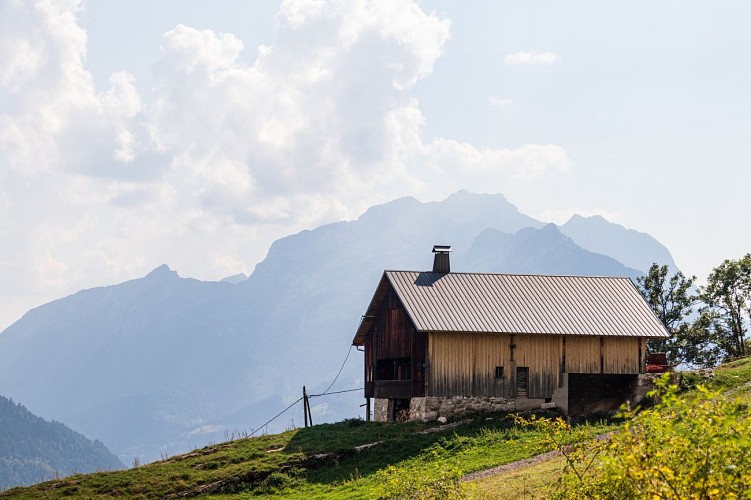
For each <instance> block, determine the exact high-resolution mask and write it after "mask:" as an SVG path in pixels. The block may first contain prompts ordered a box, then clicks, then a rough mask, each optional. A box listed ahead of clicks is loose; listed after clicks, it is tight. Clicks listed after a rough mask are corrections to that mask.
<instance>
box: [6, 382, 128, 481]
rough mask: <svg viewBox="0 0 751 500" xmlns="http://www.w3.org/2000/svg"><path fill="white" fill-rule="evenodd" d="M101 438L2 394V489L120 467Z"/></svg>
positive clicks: (119, 463)
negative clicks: (43, 415)
mask: <svg viewBox="0 0 751 500" xmlns="http://www.w3.org/2000/svg"><path fill="white" fill-rule="evenodd" d="M121 468H123V464H122V463H121V462H120V460H118V459H117V457H115V456H114V455H113V454H112V453H111V452H110V451H109V450H108V449H107V448H105V446H104V445H103V444H102V443H100V442H99V441H91V440H89V439H87V438H86V437H85V436H83V435H81V434H79V433H77V432H75V431H72V430H71V429H69V428H68V427H66V426H64V425H63V424H61V423H59V422H48V421H47V420H44V419H43V418H40V417H37V416H36V415H34V414H33V413H31V412H29V411H28V410H27V409H26V408H24V407H23V406H22V405H20V404H18V403H14V402H13V401H12V400H10V399H7V398H5V397H2V396H0V491H1V490H4V489H7V488H10V487H12V486H16V485H29V484H34V483H38V482H40V481H44V480H48V479H52V478H55V477H62V476H67V475H70V474H74V473H77V472H81V473H83V472H96V471H104V470H113V469H121Z"/></svg>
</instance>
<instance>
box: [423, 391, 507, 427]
mask: <svg viewBox="0 0 751 500" xmlns="http://www.w3.org/2000/svg"><path fill="white" fill-rule="evenodd" d="M515 410H516V403H515V401H514V400H513V399H506V398H497V397H463V396H454V397H449V398H437V397H427V398H412V399H411V400H410V403H409V419H410V420H419V421H421V422H430V421H434V420H436V419H438V417H446V418H449V419H450V418H457V417H463V416H464V415H467V414H470V413H489V412H497V411H515Z"/></svg>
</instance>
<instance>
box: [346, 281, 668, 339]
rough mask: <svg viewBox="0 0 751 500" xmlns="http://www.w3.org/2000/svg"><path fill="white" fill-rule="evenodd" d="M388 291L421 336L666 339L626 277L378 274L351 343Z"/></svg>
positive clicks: (367, 325) (369, 322)
mask: <svg viewBox="0 0 751 500" xmlns="http://www.w3.org/2000/svg"><path fill="white" fill-rule="evenodd" d="M389 286H391V287H393V288H394V291H395V292H396V294H397V296H398V297H399V299H400V301H401V302H402V304H403V305H404V307H405V309H406V310H407V313H408V314H409V317H410V318H411V320H412V322H413V323H414V324H415V327H416V328H417V330H418V331H423V332H480V333H513V334H544V335H597V336H619V337H647V338H655V337H667V336H668V332H667V330H665V327H664V326H663V325H662V323H661V322H660V320H659V319H658V318H657V316H655V314H654V313H653V312H652V310H651V309H650V308H649V306H648V305H647V303H646V302H645V301H644V299H643V298H642V296H641V294H640V293H639V291H638V290H637V289H636V287H635V286H634V284H633V283H632V282H631V280H630V279H629V278H611V277H593V276H542V275H513V274H485V273H432V272H416V271H385V272H384V274H383V277H382V278H381V282H380V283H379V285H378V288H377V289H376V292H375V294H374V296H373V299H372V300H371V302H370V306H369V307H368V311H367V313H366V314H365V316H364V317H363V321H362V322H361V324H360V328H358V330H357V334H356V335H355V339H354V341H353V343H355V344H357V345H360V344H361V343H362V341H363V336H364V335H365V334H366V333H367V332H368V331H369V330H370V328H371V326H372V321H373V319H374V315H375V314H376V312H377V309H378V307H379V305H380V302H381V300H382V299H383V296H384V295H385V293H386V291H387V290H388V287H389Z"/></svg>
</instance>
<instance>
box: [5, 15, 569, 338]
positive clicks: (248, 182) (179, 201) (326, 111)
mask: <svg viewBox="0 0 751 500" xmlns="http://www.w3.org/2000/svg"><path fill="white" fill-rule="evenodd" d="M55 5H57V6H54V5H53V4H51V3H39V4H27V3H24V2H18V3H16V2H10V3H8V2H6V3H4V4H2V7H0V28H2V29H1V30H0V33H2V34H0V56H7V57H0V181H1V182H2V184H0V212H12V213H13V217H12V220H10V221H8V220H4V221H2V222H0V252H1V253H2V255H3V256H4V257H3V259H4V260H5V261H7V262H10V265H9V266H5V267H4V268H3V269H4V276H7V278H6V279H5V280H4V283H2V284H0V295H3V296H6V295H10V294H13V295H14V296H27V297H35V298H38V297H39V296H40V294H41V293H47V294H49V295H52V296H58V295H61V294H63V293H69V292H72V291H75V290H76V289H77V288H81V287H88V286H94V285H100V284H106V283H112V282H115V281H117V280H122V279H126V278H131V277H133V276H137V275H139V274H143V273H144V272H145V271H147V270H149V269H148V268H149V267H155V266H156V265H158V264H161V263H163V262H166V263H168V264H170V266H171V267H173V268H174V269H177V270H179V271H180V273H181V275H185V276H197V277H203V278H208V277H214V278H221V277H224V276H226V275H227V274H233V273H234V272H236V271H247V270H250V269H252V266H253V264H254V263H255V262H256V261H258V260H259V259H260V258H262V257H263V256H264V255H265V252H266V248H267V245H268V244H269V243H270V242H271V241H272V240H273V239H274V238H276V237H279V236H282V235H284V234H288V233H289V232H291V231H297V230H300V229H302V228H305V227H311V226H315V225H318V224H321V223H323V222H328V221H331V220H336V219H341V218H349V217H353V216H356V215H358V214H359V213H360V212H361V211H362V210H364V209H365V208H366V207H367V206H369V205H371V204H373V203H378V202H383V201H386V200H389V199H392V198H394V197H397V196H403V195H407V194H410V195H413V196H418V197H420V198H422V199H438V198H443V197H445V196H446V195H447V194H449V193H451V192H454V191H457V190H458V189H461V188H466V189H471V190H477V191H483V192H485V191H488V190H489V189H491V187H492V186H497V190H501V189H502V188H503V187H505V185H507V184H508V182H535V181H536V180H538V179H540V178H541V177H543V176H545V175H549V174H550V173H551V172H552V173H565V172H566V171H568V169H569V168H570V165H571V160H570V158H569V157H568V155H567V153H566V151H565V150H564V149H563V148H561V147H559V146H556V145H550V144H548V145H538V144H526V145H522V146H519V147H509V148H505V149H493V148H478V147H476V146H474V145H472V144H469V143H460V142H457V141H454V140H451V139H448V138H437V139H433V140H431V141H428V142H426V141H424V140H423V137H422V135H421V128H422V126H423V125H424V122H425V118H424V116H423V114H422V112H421V110H420V108H419V103H418V101H417V100H416V99H414V98H413V97H411V95H410V90H411V89H412V88H413V86H414V85H415V84H416V82H418V81H419V80H420V79H423V78H426V77H427V76H428V75H429V74H430V73H431V72H432V70H433V66H434V64H435V63H436V61H437V60H438V58H439V57H440V56H441V54H442V51H443V49H444V45H445V44H446V43H447V41H448V40H449V38H450V23H449V21H448V20H445V19H441V18H440V17H439V16H437V15H435V14H428V13H425V12H423V11H422V10H421V9H420V8H419V7H418V6H417V5H416V4H415V3H412V2H407V1H403V0H393V1H387V0H384V1H379V2H368V1H365V0H357V1H349V0H347V1H345V0H332V1H317V0H316V1H313V0H289V1H285V2H284V3H283V4H282V5H281V7H280V10H279V12H278V14H277V16H276V20H275V23H276V32H275V35H274V39H273V40H274V42H273V45H267V46H262V47H260V48H259V49H258V57H257V59H256V60H255V61H253V62H252V63H245V62H243V59H242V57H241V56H242V54H243V51H244V50H245V47H244V44H243V42H242V40H240V39H239V38H238V37H237V36H235V35H233V34H229V33H217V32H214V31H212V30H207V29H199V28H194V27H189V26H185V25H178V26H176V27H175V28H174V29H172V30H170V31H168V32H167V33H165V34H164V37H163V42H162V47H161V48H162V57H161V59H160V60H159V61H157V62H156V64H155V65H154V68H155V70H154V71H155V75H154V76H155V87H154V89H153V99H152V98H149V100H148V102H146V101H144V97H142V94H141V93H140V92H139V90H138V82H137V81H135V80H134V78H133V77H132V76H131V75H129V74H128V73H126V72H124V71H121V72H117V73H115V74H113V75H112V76H111V78H110V79H109V81H108V84H107V85H108V88H106V89H104V90H99V89H96V88H95V86H94V83H93V79H92V77H91V75H90V74H89V72H88V71H87V70H86V68H85V54H86V43H87V39H86V33H85V32H84V31H83V30H82V29H81V28H80V26H78V24H77V21H76V13H77V11H78V9H79V6H80V2H77V1H72V0H71V1H68V2H67V3H58V4H55ZM21 50H23V51H24V52H25V53H26V54H28V57H27V58H23V57H17V56H16V55H17V54H18V52H19V51H21ZM144 95H146V94H144ZM149 95H151V94H149ZM4 103H7V104H4ZM494 105H506V104H505V101H503V100H502V99H500V100H497V101H496V102H495V103H494ZM6 271H7V272H6ZM32 277H33V278H32ZM1 326H2V324H1V323H0V327H1Z"/></svg>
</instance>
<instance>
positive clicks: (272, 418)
mask: <svg viewBox="0 0 751 500" xmlns="http://www.w3.org/2000/svg"><path fill="white" fill-rule="evenodd" d="M351 353H352V346H351V345H350V346H349V350H348V351H347V355H346V356H345V357H344V361H343V362H342V365H341V366H340V367H339V371H338V372H337V373H336V376H335V377H334V380H333V381H332V382H331V383H330V384H329V386H328V387H327V388H326V390H325V391H323V392H322V393H320V394H308V395H307V397H308V398H320V397H323V396H333V395H335V394H344V393H347V392H356V391H362V390H363V388H362V387H358V388H357V389H344V390H341V391H332V392H329V390H331V388H332V387H333V386H334V384H335V383H336V381H337V380H338V379H339V375H341V374H342V370H344V365H346V364H347V360H349V355H350V354H351ZM303 399H305V396H302V397H300V398H299V399H297V401H295V402H294V403H292V404H290V405H289V406H287V407H286V408H285V409H283V410H282V411H280V412H279V413H277V414H276V415H274V416H273V417H271V418H270V419H269V420H268V421H266V422H265V423H263V424H261V425H260V426H258V427H257V428H256V429H255V430H254V431H253V432H251V433H250V434H248V437H250V436H253V435H255V434H256V433H258V432H259V431H260V430H261V429H264V428H265V427H266V426H268V425H269V424H270V423H272V422H273V421H274V420H276V419H277V418H279V417H281V416H282V415H284V414H285V413H287V411H289V410H291V409H292V408H293V407H295V405H297V403H299V402H300V401H303ZM306 411H307V410H306Z"/></svg>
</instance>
